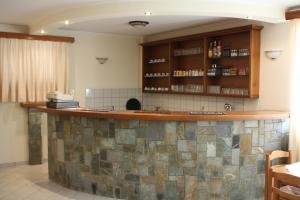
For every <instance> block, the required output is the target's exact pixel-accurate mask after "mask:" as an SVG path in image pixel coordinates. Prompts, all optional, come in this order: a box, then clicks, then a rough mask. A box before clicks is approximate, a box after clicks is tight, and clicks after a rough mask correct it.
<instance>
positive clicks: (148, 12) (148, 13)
mask: <svg viewBox="0 0 300 200" xmlns="http://www.w3.org/2000/svg"><path fill="white" fill-rule="evenodd" d="M144 14H145V15H146V16H150V15H152V12H150V11H147V12H145V13H144Z"/></svg>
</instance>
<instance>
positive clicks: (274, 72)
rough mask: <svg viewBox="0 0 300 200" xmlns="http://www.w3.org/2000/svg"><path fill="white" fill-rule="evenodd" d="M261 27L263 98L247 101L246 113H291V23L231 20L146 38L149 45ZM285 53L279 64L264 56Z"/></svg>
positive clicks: (277, 61) (261, 91)
mask: <svg viewBox="0 0 300 200" xmlns="http://www.w3.org/2000/svg"><path fill="white" fill-rule="evenodd" d="M250 23H253V24H261V25H263V26H264V28H263V30H262V31H261V56H260V57H261V59H260V97H259V99H257V100H249V99H245V100H244V110H285V111H288V110H289V105H290V102H289V100H290V98H289V97H290V89H289V80H290V52H289V51H290V46H289V45H290V23H288V22H286V23H282V24H268V23H259V22H249V21H246V20H228V21H223V22H219V23H213V24H206V25H203V26H198V27H193V28H188V29H183V30H177V31H172V32H167V33H163V34H157V35H151V36H148V37H145V38H144V40H145V41H155V40H160V39H165V38H172V37H178V36H183V35H190V34H196V33H201V32H207V31H214V30H218V29H225V28H231V27H237V26H243V25H247V24H250ZM270 49H282V50H283V54H282V55H281V57H280V58H279V59H277V60H273V61H272V60H270V59H268V58H266V56H265V55H264V51H265V50H270Z"/></svg>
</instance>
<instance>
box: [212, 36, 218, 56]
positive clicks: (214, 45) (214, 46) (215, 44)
mask: <svg viewBox="0 0 300 200" xmlns="http://www.w3.org/2000/svg"><path fill="white" fill-rule="evenodd" d="M217 56H218V51H217V40H215V41H214V42H213V57H217Z"/></svg>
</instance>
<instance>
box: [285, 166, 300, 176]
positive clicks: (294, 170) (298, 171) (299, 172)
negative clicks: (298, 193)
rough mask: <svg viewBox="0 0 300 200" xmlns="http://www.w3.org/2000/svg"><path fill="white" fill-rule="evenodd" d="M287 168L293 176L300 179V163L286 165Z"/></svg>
mask: <svg viewBox="0 0 300 200" xmlns="http://www.w3.org/2000/svg"><path fill="white" fill-rule="evenodd" d="M286 168H287V170H288V171H289V172H290V173H291V174H292V175H294V176H299V177H300V162H297V163H293V164H290V165H286Z"/></svg>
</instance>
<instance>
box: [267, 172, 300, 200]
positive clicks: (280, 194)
mask: <svg viewBox="0 0 300 200" xmlns="http://www.w3.org/2000/svg"><path fill="white" fill-rule="evenodd" d="M272 176H273V177H274V186H273V187H272V194H273V200H281V199H283V200H300V193H298V194H296V193H295V192H294V191H293V188H292V187H296V188H299V185H300V177H298V176H293V175H291V174H287V173H279V172H272ZM282 184H284V185H287V186H284V187H280V186H281V185H282ZM290 188H292V189H290ZM299 189H300V188H299ZM298 192H299V191H298Z"/></svg>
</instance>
